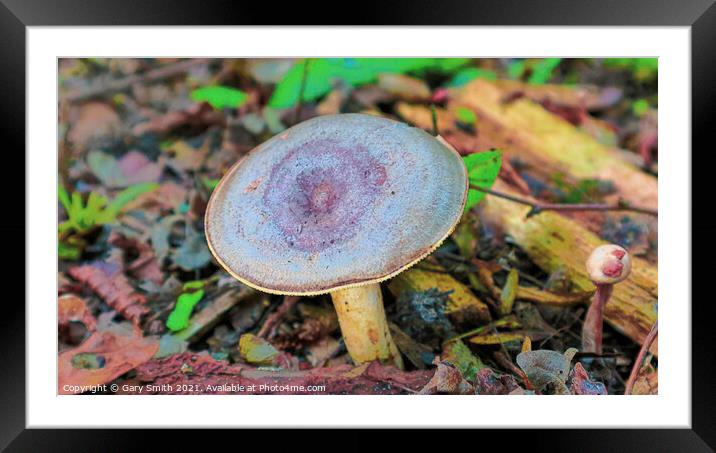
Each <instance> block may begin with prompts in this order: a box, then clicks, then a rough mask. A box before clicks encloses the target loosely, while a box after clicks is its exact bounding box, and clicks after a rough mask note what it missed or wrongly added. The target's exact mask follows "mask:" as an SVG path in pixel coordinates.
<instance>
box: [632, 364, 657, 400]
mask: <svg viewBox="0 0 716 453" xmlns="http://www.w3.org/2000/svg"><path fill="white" fill-rule="evenodd" d="M650 362H651V360H650V359H647V362H646V364H644V366H642V367H641V369H640V370H639V374H637V377H636V381H635V382H634V387H633V388H632V391H631V394H632V395H658V394H659V374H658V373H657V372H656V368H654V366H653V365H652V364H651V363H650Z"/></svg>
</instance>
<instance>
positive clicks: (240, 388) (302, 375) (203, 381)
mask: <svg viewBox="0 0 716 453" xmlns="http://www.w3.org/2000/svg"><path fill="white" fill-rule="evenodd" d="M434 373H435V370H416V371H409V372H406V371H401V370H399V369H397V368H395V367H393V366H385V365H381V364H380V363H379V362H377V361H376V362H370V363H365V364H363V365H360V366H357V367H353V366H351V365H339V366H336V367H327V368H314V369H311V370H305V371H289V370H275V371H272V370H263V369H259V368H255V367H253V366H249V365H243V364H242V365H239V364H235V365H230V364H229V363H228V362H225V361H218V360H215V359H214V358H212V357H211V356H209V355H195V354H190V353H184V354H176V355H173V356H171V357H167V358H166V359H161V360H151V361H148V362H146V363H144V364H142V365H140V366H139V367H138V368H137V378H136V380H134V381H133V384H134V385H133V386H131V387H130V386H129V385H127V388H129V389H131V390H129V391H127V392H126V393H133V394H189V393H191V394H196V392H197V391H201V393H203V394H261V395H267V394H281V395H310V394H316V395H321V394H323V395H326V394H333V395H366V394H370V395H376V394H380V395H394V394H406V393H407V394H414V393H417V392H418V391H419V390H420V389H421V388H423V387H424V386H425V384H426V383H427V382H428V381H429V380H430V378H431V377H432V376H433V374H434ZM127 384H129V382H127Z"/></svg>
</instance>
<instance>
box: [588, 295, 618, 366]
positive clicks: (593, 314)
mask: <svg viewBox="0 0 716 453" xmlns="http://www.w3.org/2000/svg"><path fill="white" fill-rule="evenodd" d="M613 288H614V285H597V292H596V293H594V298H593V299H592V303H591V304H589V309H588V310H587V316H586V317H585V318H584V325H583V326H582V352H593V353H595V354H598V355H602V327H603V324H604V319H603V317H604V306H605V305H606V303H607V301H608V300H609V296H611V295H612V289H613Z"/></svg>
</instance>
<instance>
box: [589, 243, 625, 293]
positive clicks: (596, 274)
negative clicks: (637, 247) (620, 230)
mask: <svg viewBox="0 0 716 453" xmlns="http://www.w3.org/2000/svg"><path fill="white" fill-rule="evenodd" d="M630 272H631V257H630V256H629V252H627V251H626V250H625V249H624V248H622V247H619V246H618V245H614V244H606V245H600V246H599V247H597V248H595V249H594V250H593V251H592V254H591V255H589V258H587V273H588V274H589V278H590V279H591V280H592V281H593V282H594V283H596V284H602V285H603V284H614V283H619V282H620V281H622V280H624V279H626V278H627V277H628V276H629V273H630Z"/></svg>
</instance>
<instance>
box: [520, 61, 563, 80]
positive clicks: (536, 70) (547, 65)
mask: <svg viewBox="0 0 716 453" xmlns="http://www.w3.org/2000/svg"><path fill="white" fill-rule="evenodd" d="M561 62H562V59H561V58H545V59H542V60H540V61H539V62H538V63H537V64H536V65H534V67H533V68H532V74H531V75H530V78H529V79H528V80H527V83H529V84H532V85H543V84H545V83H547V82H549V80H550V79H551V78H552V72H553V71H554V70H555V69H557V66H559V64H560V63H561Z"/></svg>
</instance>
